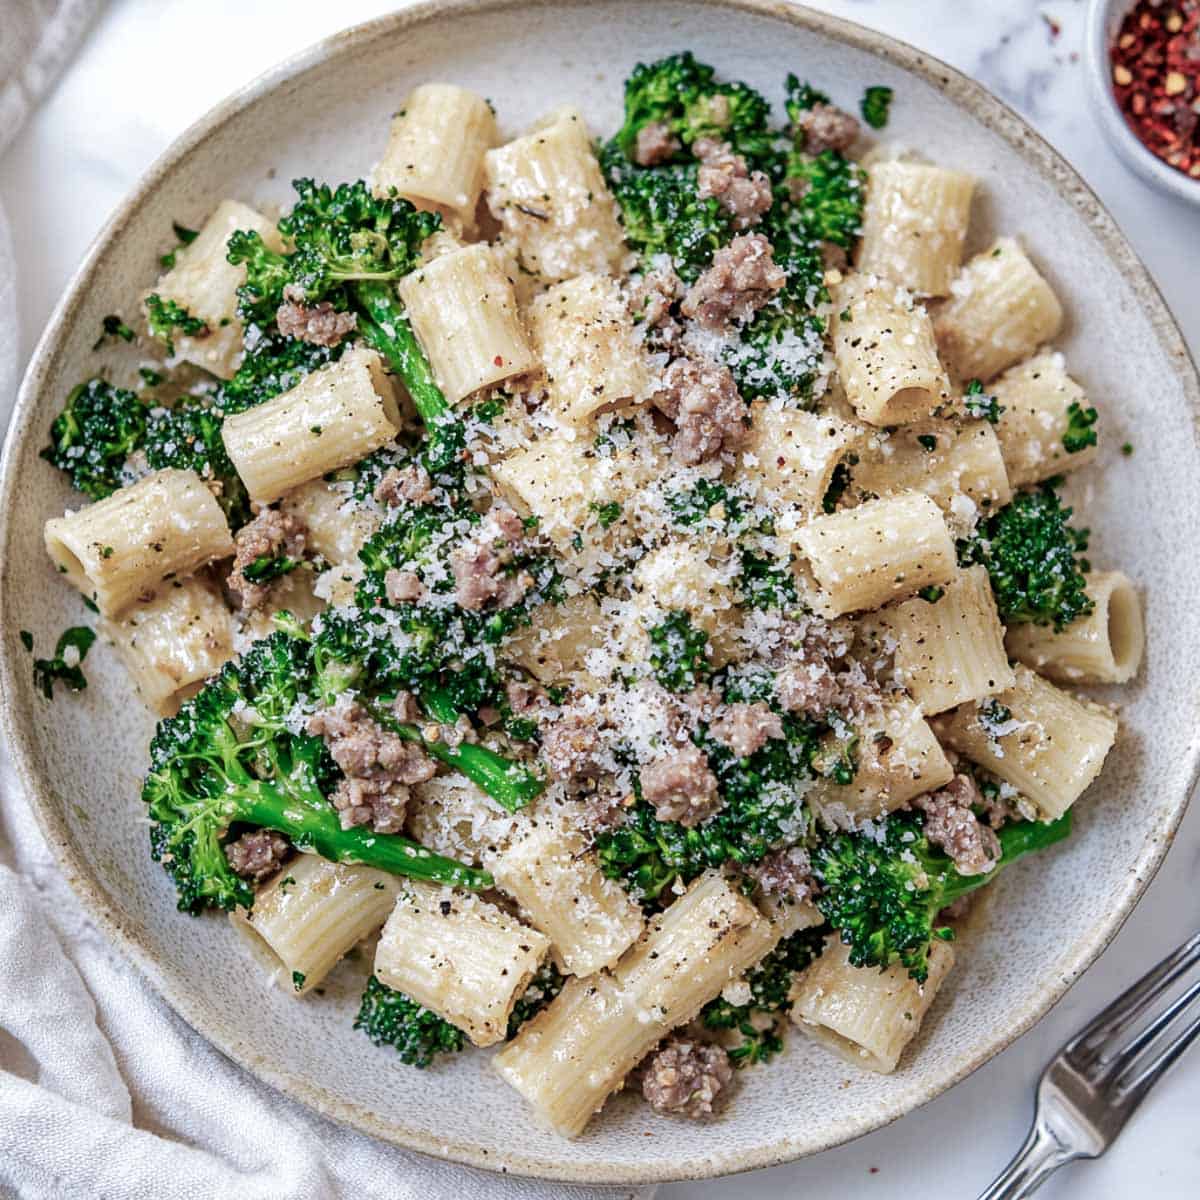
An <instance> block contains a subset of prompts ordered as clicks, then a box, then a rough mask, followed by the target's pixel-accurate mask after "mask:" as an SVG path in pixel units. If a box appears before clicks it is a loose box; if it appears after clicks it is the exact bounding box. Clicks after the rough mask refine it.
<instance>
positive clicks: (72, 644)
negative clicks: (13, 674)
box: [21, 625, 96, 700]
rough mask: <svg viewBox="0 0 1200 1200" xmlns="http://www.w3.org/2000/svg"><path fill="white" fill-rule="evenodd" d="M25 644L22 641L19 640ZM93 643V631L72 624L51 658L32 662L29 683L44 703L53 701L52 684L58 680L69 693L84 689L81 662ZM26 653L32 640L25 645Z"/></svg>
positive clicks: (94, 636)
mask: <svg viewBox="0 0 1200 1200" xmlns="http://www.w3.org/2000/svg"><path fill="white" fill-rule="evenodd" d="M21 640H22V642H24V641H25V639H24V638H22V639H21ZM95 640H96V632H95V630H93V629H89V628H88V627H87V626H86V625H74V626H72V627H71V628H70V629H68V630H66V631H65V632H64V633H63V635H62V637H60V638H59V639H58V644H57V645H56V646H55V647H54V657H53V658H35V659H34V660H33V683H34V686H35V687H37V688H38V689H40V691H41V693H42V695H43V696H45V697H46V699H47V700H53V699H54V684H55V682H56V681H57V680H60V679H61V680H62V682H63V683H65V684H66V685H67V687H69V688H70V689H71V691H73V692H81V691H83V689H84V688H85V687H87V680H86V679H85V678H84V674H83V667H82V663H83V660H84V659H85V658H86V657H87V652H88V651H89V650H90V649H91V648H92V643H93V642H94V641H95ZM25 648H26V649H27V650H32V649H33V639H32V638H30V639H29V641H28V642H26V643H25Z"/></svg>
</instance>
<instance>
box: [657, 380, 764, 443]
mask: <svg viewBox="0 0 1200 1200" xmlns="http://www.w3.org/2000/svg"><path fill="white" fill-rule="evenodd" d="M654 404H655V406H656V407H657V408H658V409H659V410H660V411H661V412H663V413H664V414H666V416H668V417H670V418H671V420H672V421H674V422H675V428H676V433H675V439H674V443H673V450H674V454H675V457H676V458H677V459H678V460H679V461H680V463H682V464H683V465H684V466H689V467H691V466H695V465H696V464H698V463H702V462H705V461H706V460H707V459H710V458H715V457H716V456H717V455H718V454H720V453H721V452H722V451H723V450H736V449H738V447H739V446H741V445H742V444H743V442H744V441H745V440H746V434H747V418H748V412H747V409H746V402H745V401H744V400H743V399H742V396H741V393H740V392H739V391H738V388H737V384H736V383H735V382H734V378H733V375H732V374H731V372H730V370H729V368H728V367H726V366H725V365H724V364H723V363H717V362H713V361H712V360H711V359H707V358H677V359H675V360H674V361H673V362H672V363H671V364H670V365H669V366H668V367H667V369H666V371H664V372H663V390H662V391H661V392H659V393H658V394H657V395H656V396H655V398H654Z"/></svg>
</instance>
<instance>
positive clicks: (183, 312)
mask: <svg viewBox="0 0 1200 1200" xmlns="http://www.w3.org/2000/svg"><path fill="white" fill-rule="evenodd" d="M146 324H147V326H148V327H149V329H150V336H151V337H154V338H157V339H158V340H159V341H160V342H162V344H163V345H164V346H165V347H166V351H167V353H168V354H174V353H175V338H176V336H177V335H180V334H182V335H183V336H184V337H203V336H204V335H205V334H207V333H208V332H209V329H208V325H207V324H205V322H204V321H202V320H201V319H200V318H199V317H194V316H192V314H191V313H190V312H188V310H187V309H186V308H184V307H183V306H182V305H181V304H179V303H178V302H176V301H175V300H164V299H163V298H162V297H161V296H160V295H159V294H158V293H157V292H151V293H150V295H149V296H147V297H146Z"/></svg>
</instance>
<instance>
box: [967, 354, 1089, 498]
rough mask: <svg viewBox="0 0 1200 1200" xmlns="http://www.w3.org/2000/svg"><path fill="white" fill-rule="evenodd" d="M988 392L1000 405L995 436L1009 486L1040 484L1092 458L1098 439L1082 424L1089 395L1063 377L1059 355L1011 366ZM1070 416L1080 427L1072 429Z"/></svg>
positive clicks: (1062, 363)
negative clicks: (1006, 472) (1006, 471)
mask: <svg viewBox="0 0 1200 1200" xmlns="http://www.w3.org/2000/svg"><path fill="white" fill-rule="evenodd" d="M989 391H990V392H991V394H992V395H993V396H995V398H996V402H997V404H999V406H1000V419H999V420H998V421H997V422H996V436H997V437H998V438H999V439H1000V450H1001V453H1002V454H1003V455H1004V465H1005V467H1006V468H1007V470H1008V477H1009V481H1010V482H1011V483H1012V485H1013V487H1024V486H1025V485H1027V484H1030V483H1040V482H1041V481H1042V480H1043V479H1049V478H1051V477H1052V476H1054V475H1060V474H1062V472H1064V471H1074V470H1076V469H1077V468H1079V467H1082V466H1086V465H1087V464H1088V463H1089V462H1091V461H1092V460H1093V459H1095V457H1096V455H1097V453H1098V452H1099V450H1098V446H1099V441H1098V439H1097V437H1096V434H1095V430H1094V429H1090V428H1089V427H1088V426H1087V424H1086V423H1082V422H1083V418H1086V417H1087V415H1088V413H1089V409H1090V406H1089V404H1088V399H1087V395H1086V393H1085V392H1084V390H1083V388H1082V387H1080V386H1079V384H1078V383H1076V382H1075V380H1074V379H1072V378H1071V377H1070V375H1068V374H1067V371H1066V363H1065V362H1064V360H1063V357H1062V355H1061V354H1038V355H1036V356H1035V357H1033V358H1030V359H1027V360H1026V361H1025V362H1022V363H1018V364H1017V365H1016V366H1015V367H1010V368H1009V369H1008V370H1007V371H1005V372H1004V374H1003V375H1001V376H1000V377H999V379H996V380H994V381H993V382H992V383H991V384H990V385H989ZM1092 411H1094V410H1092ZM1072 416H1074V417H1075V421H1076V424H1077V425H1078V428H1075V429H1073V428H1072Z"/></svg>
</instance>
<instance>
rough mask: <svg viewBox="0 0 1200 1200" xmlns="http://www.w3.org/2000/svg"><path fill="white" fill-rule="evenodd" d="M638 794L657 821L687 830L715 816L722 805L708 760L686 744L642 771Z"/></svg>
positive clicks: (691, 745) (689, 744)
mask: <svg viewBox="0 0 1200 1200" xmlns="http://www.w3.org/2000/svg"><path fill="white" fill-rule="evenodd" d="M641 781H642V795H643V796H644V797H645V798H646V802H647V803H648V804H651V805H653V806H654V815H655V816H656V817H658V819H659V820H660V821H678V822H679V824H680V825H683V826H684V827H685V828H688V829H690V828H691V827H692V826H693V825H699V824H700V822H701V821H705V820H707V819H708V818H709V817H711V816H712V815H713V813H715V812H716V811H717V810H718V809H719V808H720V807H721V804H722V800H721V796H720V793H719V791H718V790H717V777H716V776H715V775H714V774H713V773H712V771H711V770H709V766H708V759H707V758H706V757H705V755H704V752H703V751H702V750H701V749H700V748H699V747H697V746H695V745H693V744H692V743H691V742H688V743H687V744H686V745H684V746H681V747H679V749H678V750H671V751H669V752H668V753H667V754H665V755H663V757H662V758H659V759H655V761H654V762H652V763H650V764H649V765H648V766H645V767H643V768H642V772H641Z"/></svg>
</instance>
